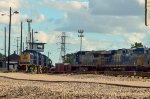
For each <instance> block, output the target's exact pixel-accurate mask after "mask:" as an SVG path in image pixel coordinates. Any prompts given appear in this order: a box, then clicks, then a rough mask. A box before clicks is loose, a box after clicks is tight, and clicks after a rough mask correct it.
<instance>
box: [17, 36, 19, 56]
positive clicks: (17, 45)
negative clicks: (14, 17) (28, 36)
mask: <svg viewBox="0 0 150 99" xmlns="http://www.w3.org/2000/svg"><path fill="white" fill-rule="evenodd" d="M18 42H19V37H17V55H18V47H19V46H18Z"/></svg>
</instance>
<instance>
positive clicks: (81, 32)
mask: <svg viewBox="0 0 150 99" xmlns="http://www.w3.org/2000/svg"><path fill="white" fill-rule="evenodd" d="M83 32H84V30H78V33H80V35H78V37H80V38H81V39H80V51H82V38H83V37H84V35H83Z"/></svg>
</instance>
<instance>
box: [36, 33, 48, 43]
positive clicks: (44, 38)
mask: <svg viewBox="0 0 150 99" xmlns="http://www.w3.org/2000/svg"><path fill="white" fill-rule="evenodd" d="M35 38H37V39H38V40H39V42H42V43H47V42H48V40H49V36H48V34H46V33H45V32H43V31H39V32H38V34H37V35H35Z"/></svg>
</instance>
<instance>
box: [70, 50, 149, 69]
mask: <svg viewBox="0 0 150 99" xmlns="http://www.w3.org/2000/svg"><path fill="white" fill-rule="evenodd" d="M72 68H73V70H84V71H87V70H88V71H93V70H97V71H150V49H146V48H136V49H118V50H110V51H82V52H80V51H79V52H77V53H75V55H74V63H73V64H72Z"/></svg>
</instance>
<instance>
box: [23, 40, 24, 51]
mask: <svg viewBox="0 0 150 99" xmlns="http://www.w3.org/2000/svg"><path fill="white" fill-rule="evenodd" d="M23 51H24V42H23Z"/></svg>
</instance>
